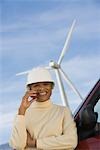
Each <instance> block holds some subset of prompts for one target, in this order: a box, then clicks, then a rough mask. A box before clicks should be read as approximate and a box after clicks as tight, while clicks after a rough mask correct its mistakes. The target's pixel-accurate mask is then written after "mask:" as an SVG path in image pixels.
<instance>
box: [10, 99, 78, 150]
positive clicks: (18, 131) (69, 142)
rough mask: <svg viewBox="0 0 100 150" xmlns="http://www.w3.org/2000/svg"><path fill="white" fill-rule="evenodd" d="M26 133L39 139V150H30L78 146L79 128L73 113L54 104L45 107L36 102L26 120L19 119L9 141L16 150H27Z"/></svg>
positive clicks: (47, 103) (26, 115)
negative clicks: (77, 128)
mask: <svg viewBox="0 0 100 150" xmlns="http://www.w3.org/2000/svg"><path fill="white" fill-rule="evenodd" d="M26 129H27V130H28V131H29V133H30V134H31V136H32V137H34V138H35V139H37V148H27V150H30V149H32V150H35V149H42V150H53V149H54V150H58V149H59V150H62V149H66V150H69V149H74V148H75V147H76V145H77V130H76V125H75V122H74V121H73V119H72V115H71V113H70V111H69V109H68V108H67V107H64V106H59V105H55V104H52V102H51V100H48V101H46V102H42V103H39V102H33V103H32V104H31V106H30V107H29V108H28V109H27V111H26V113H25V116H23V115H17V116H16V118H15V120H14V125H13V130H12V135H11V138H10V141H9V144H10V146H11V147H12V148H13V149H16V150H24V149H25V148H24V147H25V145H26V140H27V132H26Z"/></svg>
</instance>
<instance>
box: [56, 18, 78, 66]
mask: <svg viewBox="0 0 100 150" xmlns="http://www.w3.org/2000/svg"><path fill="white" fill-rule="evenodd" d="M75 23H76V20H74V21H73V23H72V25H71V28H70V30H69V33H68V36H67V38H66V41H65V45H64V47H63V50H62V52H61V55H60V57H59V60H58V65H60V64H61V62H62V59H63V57H64V55H65V53H66V51H67V50H68V46H69V43H70V39H71V35H72V32H73V29H74V26H75Z"/></svg>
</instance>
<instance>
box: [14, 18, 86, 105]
mask: <svg viewBox="0 0 100 150" xmlns="http://www.w3.org/2000/svg"><path fill="white" fill-rule="evenodd" d="M75 23H76V20H74V21H73V23H72V25H71V28H70V30H69V32H68V36H67V38H66V41H65V44H64V47H63V49H62V51H61V54H60V57H59V59H58V62H55V61H53V60H52V61H50V63H49V66H47V67H46V68H47V69H53V70H54V71H55V74H56V78H57V82H58V87H59V90H60V95H61V99H62V103H63V105H66V106H68V107H69V105H68V100H67V96H66V93H65V89H64V85H63V81H62V77H63V79H64V80H65V82H66V83H67V84H68V85H69V87H70V88H71V89H72V90H73V92H74V93H75V94H76V95H78V96H79V97H80V99H81V100H83V97H82V96H81V94H80V93H79V91H78V90H77V88H76V87H75V85H74V84H73V83H72V81H71V80H70V79H69V77H68V76H67V74H66V73H65V72H64V71H63V69H62V68H61V63H62V60H63V58H64V56H65V53H66V52H67V51H68V46H69V43H70V40H71V36H72V32H73V29H74V27H75ZM29 71H30V70H28V71H25V72H21V73H17V74H16V75H23V74H28V73H29Z"/></svg>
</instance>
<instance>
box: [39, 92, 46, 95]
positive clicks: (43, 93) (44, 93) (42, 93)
mask: <svg viewBox="0 0 100 150" xmlns="http://www.w3.org/2000/svg"><path fill="white" fill-rule="evenodd" d="M46 94H47V92H40V93H39V95H40V96H45V95H46Z"/></svg>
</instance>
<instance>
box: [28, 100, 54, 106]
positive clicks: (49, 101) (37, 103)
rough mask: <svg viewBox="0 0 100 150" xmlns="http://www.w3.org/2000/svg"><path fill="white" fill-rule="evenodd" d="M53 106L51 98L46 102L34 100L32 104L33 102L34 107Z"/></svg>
mask: <svg viewBox="0 0 100 150" xmlns="http://www.w3.org/2000/svg"><path fill="white" fill-rule="evenodd" d="M50 106H52V101H51V100H50V99H49V100H47V101H45V102H37V101H34V102H33V103H32V104H31V107H34V108H48V107H50Z"/></svg>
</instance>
